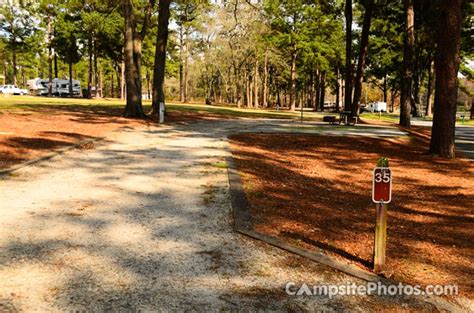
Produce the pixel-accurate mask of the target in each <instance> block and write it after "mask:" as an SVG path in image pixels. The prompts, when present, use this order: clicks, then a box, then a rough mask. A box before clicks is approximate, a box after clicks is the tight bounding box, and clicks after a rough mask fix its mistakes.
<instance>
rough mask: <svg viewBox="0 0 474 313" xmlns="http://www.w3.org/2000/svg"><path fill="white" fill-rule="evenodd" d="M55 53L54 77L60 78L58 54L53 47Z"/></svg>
mask: <svg viewBox="0 0 474 313" xmlns="http://www.w3.org/2000/svg"><path fill="white" fill-rule="evenodd" d="M53 55H54V78H58V55H57V53H56V51H54V49H53Z"/></svg>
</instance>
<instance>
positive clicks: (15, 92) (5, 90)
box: [0, 85, 28, 96]
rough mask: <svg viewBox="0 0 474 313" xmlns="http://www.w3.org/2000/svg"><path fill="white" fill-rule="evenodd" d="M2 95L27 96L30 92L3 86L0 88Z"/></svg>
mask: <svg viewBox="0 0 474 313" xmlns="http://www.w3.org/2000/svg"><path fill="white" fill-rule="evenodd" d="M0 93H3V94H4V95H20V96H23V95H26V94H28V91H27V90H25V89H20V88H18V87H17V86H15V85H3V86H0Z"/></svg>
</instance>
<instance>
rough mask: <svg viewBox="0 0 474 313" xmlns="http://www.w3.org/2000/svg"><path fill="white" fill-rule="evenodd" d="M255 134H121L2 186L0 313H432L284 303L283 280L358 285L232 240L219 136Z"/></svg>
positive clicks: (233, 125)
mask: <svg viewBox="0 0 474 313" xmlns="http://www.w3.org/2000/svg"><path fill="white" fill-rule="evenodd" d="M279 123H283V122H279ZM257 124H258V125H260V126H258V125H257ZM258 127H261V128H262V129H268V128H275V127H277V126H272V125H268V124H266V123H263V122H260V121H244V120H241V121H232V122H229V121H226V122H199V123H192V124H190V125H174V126H166V127H160V128H157V127H150V128H136V129H127V130H124V131H121V132H119V133H115V134H113V135H111V136H110V137H109V138H108V140H109V141H108V142H106V143H104V144H102V145H100V146H97V147H96V148H95V149H91V150H75V151H71V152H69V153H67V154H65V155H63V156H59V157H56V158H54V159H52V160H50V161H47V162H43V163H40V164H38V165H35V166H31V167H28V168H24V169H22V170H20V171H18V172H15V173H13V174H12V175H11V176H10V177H6V178H5V177H4V178H2V179H1V180H0V186H1V187H0V217H1V218H0V277H1V283H0V311H2V312H3V311H43V312H44V311H69V312H70V311H78V310H81V311H82V310H87V311H91V312H93V311H96V312H101V311H106V310H113V311H132V310H134V311H135V310H139V309H140V310H142V311H156V310H163V311H168V310H177V309H180V310H183V309H188V310H196V311H210V310H212V311H215V310H222V309H232V310H235V309H247V310H255V309H262V310H275V311H321V310H328V311H341V310H350V311H369V310H370V311H373V310H375V309H389V310H397V309H415V310H431V309H433V307H432V306H431V305H428V304H426V303H423V301H415V300H410V299H401V298H393V297H392V298H381V297H374V296H357V297H356V296H354V297H337V298H335V299H328V298H327V297H324V296H317V297H315V296H304V297H294V296H288V295H286V294H285V292H284V286H285V284H286V283H287V282H290V281H294V282H306V283H308V284H316V283H324V284H346V283H348V282H356V283H363V282H362V281H359V280H356V279H354V278H352V277H350V276H348V275H345V274H341V273H339V272H335V271H334V270H332V269H330V268H328V267H325V266H322V265H319V264H317V263H314V262H311V261H308V260H306V259H303V258H299V257H297V256H295V255H292V254H289V253H286V252H284V251H281V250H279V249H276V248H272V247H270V246H268V245H266V244H264V243H260V242H256V241H253V240H250V239H247V238H245V237H242V236H241V235H238V234H235V233H234V232H233V230H232V215H231V206H230V201H229V192H228V181H227V173H226V169H225V168H222V167H221V166H219V165H218V164H220V163H218V162H222V160H223V159H224V157H225V156H226V155H227V153H228V152H227V150H226V149H225V147H226V140H225V137H226V134H227V133H229V132H235V131H241V130H253V131H255V130H256V129H258ZM288 127H289V128H292V127H293V126H292V125H289V126H288ZM391 131H392V130H389V132H391ZM393 131H394V130H393Z"/></svg>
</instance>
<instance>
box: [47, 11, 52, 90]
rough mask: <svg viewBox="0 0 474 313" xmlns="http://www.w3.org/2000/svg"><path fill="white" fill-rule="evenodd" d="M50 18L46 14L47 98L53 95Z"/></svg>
mask: <svg viewBox="0 0 474 313" xmlns="http://www.w3.org/2000/svg"><path fill="white" fill-rule="evenodd" d="M51 24H52V18H51V16H50V15H49V14H48V97H51V96H52V95H53V44H52V37H53V36H52V32H53V30H52V25H51Z"/></svg>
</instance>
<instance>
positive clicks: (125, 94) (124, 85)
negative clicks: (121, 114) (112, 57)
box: [120, 54, 127, 100]
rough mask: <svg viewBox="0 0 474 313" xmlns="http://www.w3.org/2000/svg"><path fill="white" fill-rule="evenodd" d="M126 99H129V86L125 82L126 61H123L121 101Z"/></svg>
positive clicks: (121, 69) (121, 67) (121, 68)
mask: <svg viewBox="0 0 474 313" xmlns="http://www.w3.org/2000/svg"><path fill="white" fill-rule="evenodd" d="M124 56H125V54H124ZM125 97H127V86H126V82H125V61H124V60H122V65H121V66H120V99H121V100H124V99H125Z"/></svg>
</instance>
